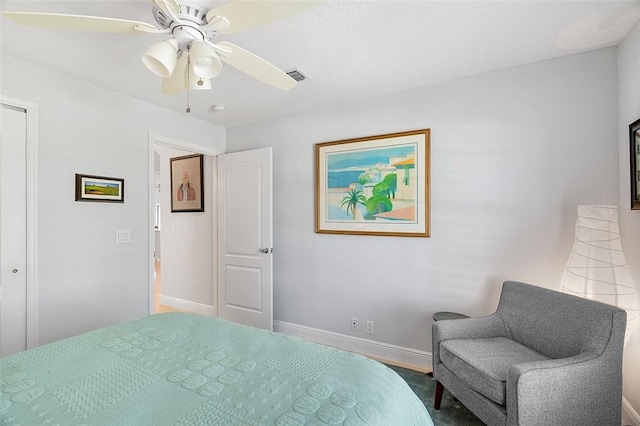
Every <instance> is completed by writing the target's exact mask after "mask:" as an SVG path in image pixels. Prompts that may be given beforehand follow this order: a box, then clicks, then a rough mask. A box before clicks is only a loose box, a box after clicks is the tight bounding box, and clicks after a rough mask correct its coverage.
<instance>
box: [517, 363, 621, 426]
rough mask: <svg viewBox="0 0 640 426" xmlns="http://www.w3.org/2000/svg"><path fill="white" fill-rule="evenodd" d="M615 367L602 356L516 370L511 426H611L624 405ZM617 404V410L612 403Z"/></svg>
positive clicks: (618, 370) (534, 365) (528, 365)
mask: <svg viewBox="0 0 640 426" xmlns="http://www.w3.org/2000/svg"><path fill="white" fill-rule="evenodd" d="M620 362H621V360H620ZM615 364H616V362H615V361H614V360H611V359H609V360H608V359H607V357H605V356H603V355H602V354H597V353H593V352H585V353H581V354H579V355H576V356H574V357H570V358H561V359H550V360H546V361H536V362H528V363H522V364H518V365H514V366H512V367H511V368H510V369H509V372H508V373H507V389H506V397H507V413H508V416H509V418H508V420H507V424H509V425H522V426H525V425H540V424H566V425H570V424H582V425H587V424H589V425H601V424H602V425H604V424H612V423H611V418H616V415H619V413H616V412H615V410H616V409H617V410H618V411H619V409H620V402H621V400H622V390H621V389H622V374H621V366H618V367H616V366H615ZM616 400H618V404H617V406H616V404H615V403H612V401H616ZM612 416H613V417H612ZM618 424H619V422H618Z"/></svg>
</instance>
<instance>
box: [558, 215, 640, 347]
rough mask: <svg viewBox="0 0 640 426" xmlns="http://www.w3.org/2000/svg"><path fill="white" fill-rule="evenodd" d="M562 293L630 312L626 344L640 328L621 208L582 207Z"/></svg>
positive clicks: (562, 284) (565, 272) (636, 295)
mask: <svg viewBox="0 0 640 426" xmlns="http://www.w3.org/2000/svg"><path fill="white" fill-rule="evenodd" d="M560 290H561V291H563V292H565V293H569V294H574V295H576V296H580V297H584V298H587V299H593V300H597V301H599V302H604V303H608V304H610V305H615V306H618V307H619V308H622V309H624V310H626V311H627V332H626V334H625V344H626V343H627V342H628V341H629V338H630V337H631V333H632V332H633V330H635V328H636V327H637V325H638V294H637V292H636V287H635V284H634V282H633V278H632V277H631V272H630V270H629V267H628V265H627V260H626V257H625V255H624V252H623V251H622V242H621V240H620V228H619V226H618V206H615V205H597V206H578V220H577V222H576V236H575V241H574V243H573V248H572V250H571V254H570V255H569V260H568V261H567V264H566V266H565V268H564V273H563V274H562V282H561V284H560Z"/></svg>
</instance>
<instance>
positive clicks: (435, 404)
mask: <svg viewBox="0 0 640 426" xmlns="http://www.w3.org/2000/svg"><path fill="white" fill-rule="evenodd" d="M442 391H444V386H442V383H440V382H438V381H436V395H435V398H434V399H433V409H434V410H439V409H440V402H442Z"/></svg>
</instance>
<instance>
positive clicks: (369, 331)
mask: <svg viewBox="0 0 640 426" xmlns="http://www.w3.org/2000/svg"><path fill="white" fill-rule="evenodd" d="M367 334H373V321H367Z"/></svg>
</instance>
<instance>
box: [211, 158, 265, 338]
mask: <svg viewBox="0 0 640 426" xmlns="http://www.w3.org/2000/svg"><path fill="white" fill-rule="evenodd" d="M271 163H272V153H271V148H263V149H257V150H252V151H244V152H235V153H231V154H223V155H219V156H218V316H219V317H221V318H225V319H228V320H230V321H233V322H237V323H241V324H246V325H251V326H253V327H258V328H264V329H268V330H271V329H272V328H273V297H272V201H271V192H272V170H271V169H272V165H271Z"/></svg>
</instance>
